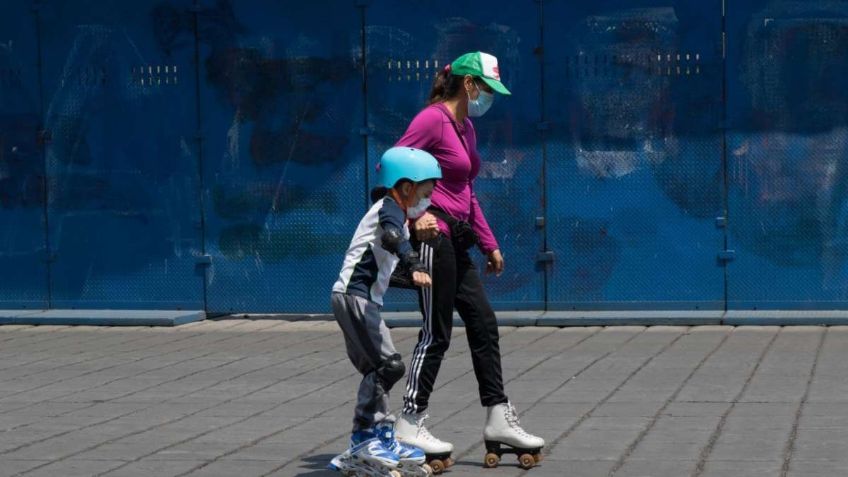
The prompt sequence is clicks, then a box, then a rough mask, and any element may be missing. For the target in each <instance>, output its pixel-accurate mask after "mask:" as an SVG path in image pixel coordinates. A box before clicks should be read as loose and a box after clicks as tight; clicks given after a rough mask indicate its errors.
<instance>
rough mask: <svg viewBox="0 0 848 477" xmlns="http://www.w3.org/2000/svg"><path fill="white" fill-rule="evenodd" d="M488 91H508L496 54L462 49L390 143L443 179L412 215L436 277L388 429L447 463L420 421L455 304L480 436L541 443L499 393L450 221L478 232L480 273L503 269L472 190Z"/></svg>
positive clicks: (491, 338) (446, 448) (492, 356)
mask: <svg viewBox="0 0 848 477" xmlns="http://www.w3.org/2000/svg"><path fill="white" fill-rule="evenodd" d="M494 92H497V93H500V94H504V95H509V94H510V92H509V90H507V88H506V87H505V86H504V85H503V84H502V83H501V82H500V74H499V72H498V63H497V59H496V58H495V57H494V56H492V55H489V54H486V53H481V52H474V53H467V54H465V55H462V56H460V57H459V58H458V59H457V60H456V61H454V62H453V63H451V64H450V65H448V66H446V67H445V69H444V70H443V71H441V72H439V74H438V75H437V76H436V79H435V81H434V82H433V88H432V90H431V92H430V98H429V101H428V102H429V105H428V106H427V107H426V108H424V110H423V111H421V112H420V113H419V114H418V115H417V116H416V117H415V119H413V120H412V123H411V124H410V125H409V128H408V129H407V131H406V133H405V134H404V135H403V137H402V138H401V139H400V140H399V141H398V142H397V146H404V147H414V148H417V149H423V150H425V151H427V152H429V153H430V154H432V155H433V156H434V157H435V158H436V160H438V162H439V165H440V166H441V168H442V180H441V181H439V183H438V184H437V185H436V188H435V190H434V191H433V195H432V197H431V201H432V204H433V208H435V209H438V210H435V211H433V213H432V214H425V215H424V216H423V217H421V218H420V219H418V220H417V221H416V222H415V235H416V238H417V240H418V242H419V243H420V244H419V245H418V247H419V255H420V256H421V258H422V262H424V265H426V266H427V267H428V271H429V273H430V276H431V277H432V280H433V285H432V288H431V289H428V290H423V291H421V292H419V304H420V307H421V312H422V314H423V315H424V325H423V327H422V329H421V332H420V333H419V334H418V344H417V345H416V346H415V350H414V351H413V355H412V360H411V363H410V366H409V367H408V369H409V374H408V376H407V385H406V394H405V396H404V398H403V401H404V406H403V413H402V415H401V418H400V419H399V420H398V422H397V424H396V430H395V432H396V435H397V438H398V440H401V441H403V442H406V443H408V444H410V445H413V446H416V447H420V448H421V449H422V450H424V452H426V453H427V454H428V461H435V460H441V461H442V462H445V461H447V464H448V465H450V454H451V452H452V451H453V445H452V444H451V443H449V442H444V441H441V440H439V439H437V438H435V437H434V436H432V434H430V433H429V432H428V431H427V428H426V427H425V426H424V420H425V419H426V418H427V414H426V409H427V404H428V400H429V397H430V393H431V391H432V390H433V385H434V383H435V381H436V376H437V374H438V372H439V367H440V366H441V363H442V358H443V357H444V354H445V351H446V350H447V349H448V346H449V344H450V337H451V329H452V322H453V310H454V308H456V310H457V311H458V312H459V316H460V317H461V318H462V320H463V322H464V323H465V328H466V331H467V336H468V344H469V348H470V351H471V360H472V363H473V366H474V374H475V376H476V377H477V383H478V388H479V393H480V402H481V404H482V405H483V406H484V407H486V408H487V419H486V425H485V427H484V430H483V437H484V439H485V440H486V444H487V448H488V449H489V451H490V452H493V451H494V448H496V447H497V446H498V445H499V444H505V445H507V446H508V447H510V448H512V449H513V451H515V450H518V451H521V452H522V453H530V454H538V453H539V451H540V449H541V448H542V446H544V443H545V441H544V440H543V439H542V438H540V437H536V436H533V435H530V434H528V433H527V432H525V431H524V430H523V429H522V428H521V427H520V426H519V424H518V418H517V416H516V414H515V409H514V408H513V407H512V405H511V404H510V403H509V399H508V398H507V396H506V394H505V393H504V388H503V378H502V373H501V355H500V348H499V346H498V324H497V319H496V318H495V313H494V311H493V310H492V307H491V305H490V304H489V300H488V298H487V297H486V293H485V291H484V290H483V285H482V283H481V281H480V276H479V273H478V272H477V268H476V267H475V265H474V262H472V260H471V257H470V256H469V254H468V250H467V247H468V242H469V240H468V239H467V238H468V237H469V236H471V237H473V235H474V234H468V233H467V229H468V227H465V230H464V231H463V226H462V224H461V223H460V224H459V225H457V222H467V224H470V226H471V227H470V228H471V229H473V231H474V232H475V233H476V236H477V238H478V240H477V246H478V248H479V249H480V251H481V252H482V253H483V254H484V255H486V257H487V259H488V261H487V266H486V272H487V273H492V272H494V273H495V274H497V275H500V274H501V272H502V271H503V268H504V260H503V256H502V255H501V252H500V250H499V249H498V243H497V240H495V237H494V234H492V231H491V230H490V229H489V225H488V223H487V222H486V219H485V217H484V216H483V211H482V209H481V208H480V205H479V203H478V202H477V197H476V196H475V194H474V189H473V184H474V178H475V177H476V176H477V172H478V171H479V170H480V156H479V155H478V153H477V137H476V134H475V131H474V126H473V124H472V123H471V120H470V119H469V116H471V117H480V116H482V115H483V114H485V113H486V111H487V110H488V109H489V107H490V106H491V105H492V102H493V100H494ZM451 224H453V227H452V225H451ZM467 224H466V225H467ZM457 232H459V233H457ZM496 453H498V452H496Z"/></svg>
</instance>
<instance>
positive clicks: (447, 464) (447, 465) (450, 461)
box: [445, 457, 456, 469]
mask: <svg viewBox="0 0 848 477" xmlns="http://www.w3.org/2000/svg"><path fill="white" fill-rule="evenodd" d="M455 463H456V462H454V460H453V458H451V457H448V458H447V459H445V469H450V468H451V467H453V465H454V464H455Z"/></svg>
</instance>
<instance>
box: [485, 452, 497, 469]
mask: <svg viewBox="0 0 848 477" xmlns="http://www.w3.org/2000/svg"><path fill="white" fill-rule="evenodd" d="M500 461H501V458H500V457H499V456H498V455H497V454H494V453H492V452H489V453H488V454H486V458H485V459H483V467H485V468H487V469H494V468H495V467H497V466H498V462H500Z"/></svg>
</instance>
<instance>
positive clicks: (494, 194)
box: [365, 0, 544, 309]
mask: <svg viewBox="0 0 848 477" xmlns="http://www.w3.org/2000/svg"><path fill="white" fill-rule="evenodd" d="M365 18H366V28H365V31H366V45H367V49H366V59H367V64H368V68H367V73H368V76H367V89H368V91H367V99H368V106H367V107H368V126H369V131H370V133H369V136H368V164H369V166H368V167H369V171H370V172H372V173H371V174H369V179H370V184H369V186H372V187H373V186H374V185H375V183H374V180H375V174H373V171H374V168H375V165H376V163H377V161H378V160H379V158H380V156H381V154H382V153H383V151H385V150H386V149H387V148H389V147H391V146H392V145H393V144H394V143H395V142H396V141H397V140H398V139H399V138H400V136H401V135H402V134H403V132H404V131H405V130H406V127H407V126H408V125H409V122H410V121H411V120H412V118H413V117H414V116H415V115H416V114H417V113H418V112H419V111H420V110H421V109H422V108H423V107H424V106H425V104H426V100H427V96H428V93H429V92H430V87H431V85H432V81H433V78H434V75H435V74H436V72H437V71H439V70H440V69H442V68H444V66H445V64H446V63H449V62H451V61H453V60H454V59H455V58H456V57H458V56H460V55H461V54H463V53H466V52H469V51H478V50H479V51H485V52H489V53H492V54H493V55H495V56H496V57H497V58H498V63H499V68H500V72H501V76H502V80H503V82H504V83H505V84H506V85H507V87H508V88H510V90H511V91H512V93H513V96H511V97H504V96H497V97H496V98H495V104H494V106H492V108H491V109H490V110H489V112H487V113H486V114H485V116H483V117H481V118H479V119H473V121H474V126H475V129H476V131H477V147H478V150H479V151H480V155H481V158H482V160H483V164H482V167H481V170H480V174H479V175H478V177H477V179H476V181H475V184H474V190H475V193H476V194H477V196H478V199H479V200H480V204H481V207H482V209H483V211H484V214H485V216H486V219H487V221H488V222H489V224H490V226H491V227H492V230H493V232H494V234H495V236H496V238H497V240H498V243H499V245H500V247H501V250H502V252H503V254H504V259H505V262H506V270H505V271H504V273H503V274H502V275H501V276H500V277H498V278H495V277H494V276H487V277H484V283H485V287H486V290H487V292H488V293H489V299H490V300H491V301H492V303H493V305H494V306H496V307H497V308H499V309H522V308H523V309H527V308H531V309H539V308H542V307H543V306H544V275H543V272H542V270H541V269H540V268H539V267H538V266H537V264H536V256H537V254H538V252H539V251H540V250H541V249H542V232H541V230H540V229H538V228H537V227H536V222H535V218H536V217H537V216H540V215H541V214H542V187H541V166H542V153H541V151H542V149H541V146H540V141H539V132H538V130H537V124H538V122H539V117H540V113H539V103H540V101H539V95H538V91H539V83H540V73H539V62H538V60H537V58H536V57H535V56H534V47H535V46H537V44H538V38H539V12H538V4H537V3H536V2H533V1H530V0H524V1H498V2H495V3H494V4H493V3H489V4H487V5H486V7H485V8H481V5H480V3H479V2H474V1H470V0H468V1H466V0H453V1H449V0H439V1H432V2H396V1H391V0H374V1H371V2H368V8H367V9H366V17H365ZM473 257H474V258H475V259H476V260H477V262H478V263H479V264H480V266H481V268H482V267H483V265H484V264H485V258H484V257H483V256H482V255H481V254H480V253H479V252H476V251H475V252H473ZM386 308H387V309H411V308H414V309H417V299H416V298H415V296H414V294H413V293H410V292H394V291H393V292H392V293H389V295H387V305H386Z"/></svg>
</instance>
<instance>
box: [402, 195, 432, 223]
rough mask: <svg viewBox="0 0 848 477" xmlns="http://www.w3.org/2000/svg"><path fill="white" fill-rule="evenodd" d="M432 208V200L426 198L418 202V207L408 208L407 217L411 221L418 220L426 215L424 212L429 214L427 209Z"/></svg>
mask: <svg viewBox="0 0 848 477" xmlns="http://www.w3.org/2000/svg"><path fill="white" fill-rule="evenodd" d="M428 207H430V198H429V197H425V198H423V199H419V200H418V205H416V206H415V207H408V208H407V209H406V216H407V217H409V218H410V219H417V218H418V217H421V216H422V215H424V212H427V208H428Z"/></svg>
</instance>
